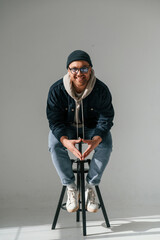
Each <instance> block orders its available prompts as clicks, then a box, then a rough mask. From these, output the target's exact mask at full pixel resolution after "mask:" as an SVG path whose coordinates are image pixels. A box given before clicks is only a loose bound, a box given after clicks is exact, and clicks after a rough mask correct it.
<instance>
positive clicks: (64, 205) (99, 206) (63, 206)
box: [61, 201, 101, 212]
mask: <svg viewBox="0 0 160 240" xmlns="http://www.w3.org/2000/svg"><path fill="white" fill-rule="evenodd" d="M80 203H81V201H80ZM61 208H62V209H63V210H65V211H67V208H66V203H63V204H62V205H61ZM99 208H101V204H100V203H98V209H99ZM77 211H79V212H82V208H79V209H78V210H77ZM86 211H87V209H86Z"/></svg>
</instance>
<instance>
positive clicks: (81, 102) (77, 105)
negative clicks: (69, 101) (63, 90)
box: [76, 99, 85, 139]
mask: <svg viewBox="0 0 160 240" xmlns="http://www.w3.org/2000/svg"><path fill="white" fill-rule="evenodd" d="M80 106H81V113H82V134H83V135H82V136H83V139H84V137H85V135H84V111H83V99H81V101H80V103H77V102H76V127H77V139H78V137H79V136H78V135H79V134H78V128H79V126H78V124H79V122H78V121H79V116H78V115H79V108H80Z"/></svg>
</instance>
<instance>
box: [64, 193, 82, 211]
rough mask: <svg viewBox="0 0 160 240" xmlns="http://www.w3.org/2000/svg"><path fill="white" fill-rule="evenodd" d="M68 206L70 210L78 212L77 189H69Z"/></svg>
mask: <svg viewBox="0 0 160 240" xmlns="http://www.w3.org/2000/svg"><path fill="white" fill-rule="evenodd" d="M67 195H68V198H67V203H66V208H67V211H68V212H76V211H77V210H78V208H79V192H78V191H77V190H76V189H72V190H70V189H68V190H67Z"/></svg>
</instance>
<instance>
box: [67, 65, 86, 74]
mask: <svg viewBox="0 0 160 240" xmlns="http://www.w3.org/2000/svg"><path fill="white" fill-rule="evenodd" d="M84 68H86V69H87V72H83V71H82V69H84ZM89 68H90V66H86V67H81V68H76V67H73V68H70V67H69V70H70V71H71V73H72V74H78V72H79V71H80V72H81V73H83V74H87V73H88V70H89ZM73 69H76V72H72V71H73Z"/></svg>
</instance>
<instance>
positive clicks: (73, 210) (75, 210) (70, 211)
mask: <svg viewBox="0 0 160 240" xmlns="http://www.w3.org/2000/svg"><path fill="white" fill-rule="evenodd" d="M78 209H79V206H77V208H75V209H71V210H70V209H67V212H69V213H72V212H77V210H78Z"/></svg>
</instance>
